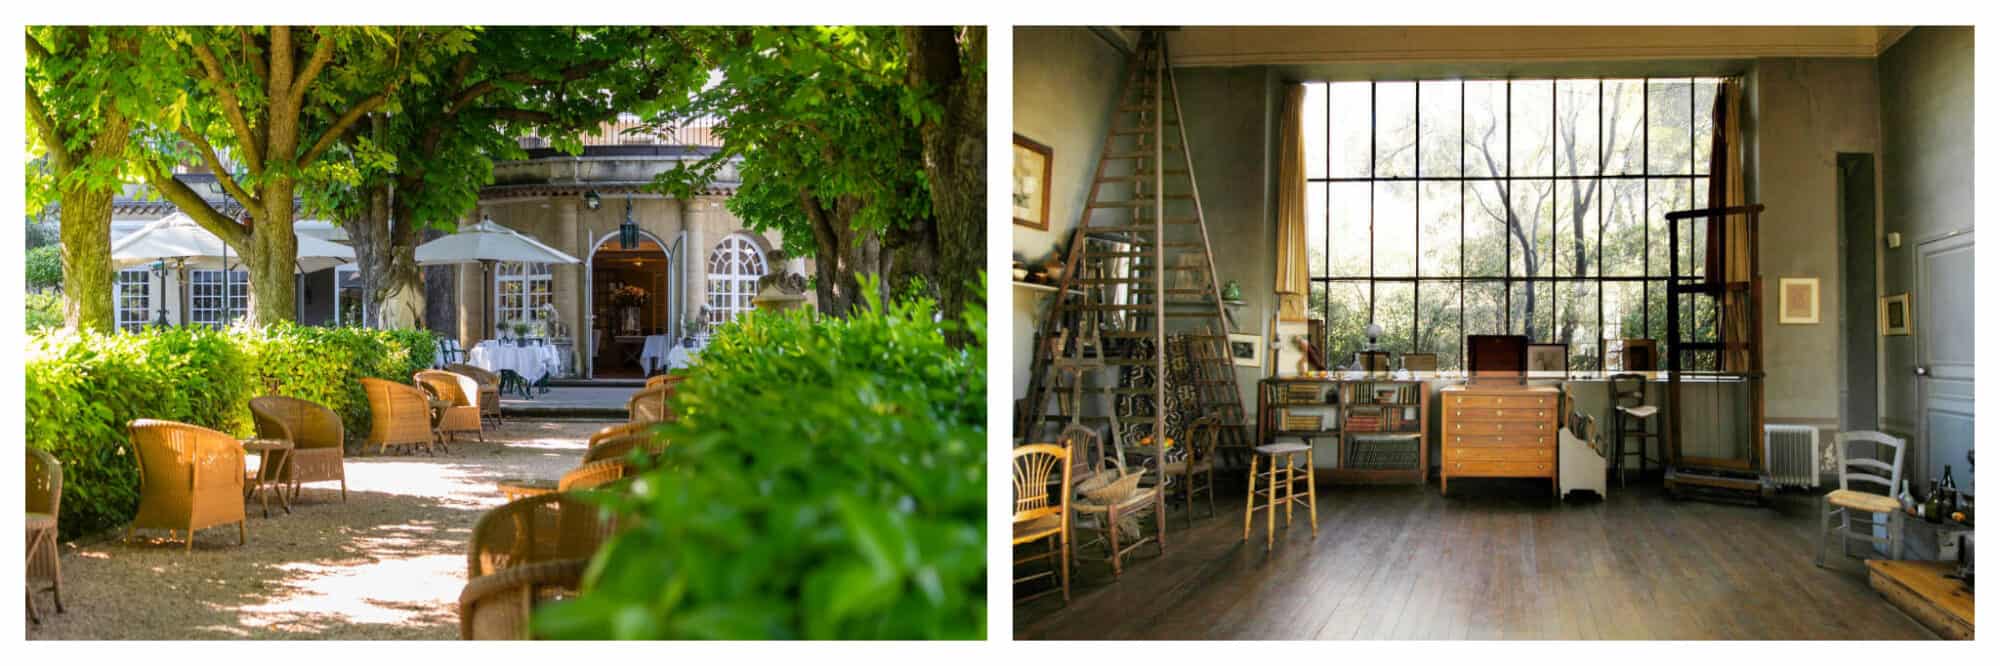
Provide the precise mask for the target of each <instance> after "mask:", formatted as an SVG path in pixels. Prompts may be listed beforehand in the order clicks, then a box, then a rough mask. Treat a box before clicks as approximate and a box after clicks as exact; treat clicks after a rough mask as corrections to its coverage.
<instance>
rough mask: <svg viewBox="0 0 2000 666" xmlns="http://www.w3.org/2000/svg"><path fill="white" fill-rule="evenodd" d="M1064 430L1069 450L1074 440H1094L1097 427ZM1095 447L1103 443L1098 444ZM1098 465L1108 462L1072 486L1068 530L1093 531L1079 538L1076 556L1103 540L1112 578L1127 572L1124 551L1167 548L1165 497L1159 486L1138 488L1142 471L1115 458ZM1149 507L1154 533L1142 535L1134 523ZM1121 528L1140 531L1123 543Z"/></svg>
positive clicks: (1161, 550)
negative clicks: (1074, 491) (1150, 546)
mask: <svg viewBox="0 0 2000 666" xmlns="http://www.w3.org/2000/svg"><path fill="white" fill-rule="evenodd" d="M1079 431H1082V432H1079ZM1063 435H1064V440H1065V441H1067V442H1070V449H1071V450H1072V451H1075V450H1076V446H1077V445H1079V444H1085V443H1087V442H1089V441H1090V440H1094V439H1096V433H1095V432H1092V431H1089V430H1088V429H1086V428H1078V427H1075V426H1072V427H1070V428H1065V429H1064V430H1063ZM1085 435H1088V437H1085ZM1097 446H1098V447H1099V448H1100V449H1101V448H1102V445H1101V444H1099V445H1097ZM1100 455H1101V454H1100ZM1097 465H1109V466H1110V467H1109V468H1108V469H1105V470H1104V471H1101V472H1096V473H1093V474H1092V475H1091V476H1090V477H1088V478H1086V479H1083V480H1082V481H1079V482H1078V483H1077V484H1076V489H1077V492H1078V493H1080V494H1081V495H1082V497H1078V498H1073V500H1072V501H1071V503H1070V507H1071V509H1072V511H1073V513H1074V514H1076V519H1074V520H1073V521H1072V522H1071V524H1070V526H1071V529H1073V530H1076V531H1081V532H1087V533H1090V534H1091V535H1092V538H1091V539H1090V540H1089V541H1083V540H1081V539H1079V540H1078V543H1077V545H1076V550H1075V551H1073V552H1074V553H1075V554H1076V557H1078V558H1079V559H1080V558H1082V557H1083V555H1082V551H1083V549H1085V548H1089V547H1091V546H1095V545H1098V544H1103V545H1104V546H1105V548H1106V550H1105V557H1104V559H1105V560H1107V561H1109V562H1110V563H1111V576H1112V577H1113V578H1116V577H1118V576H1119V575H1121V574H1123V573H1124V572H1125V562H1124V560H1125V556H1126V555H1127V554H1128V553H1131V552H1132V551H1134V550H1138V548H1139V547H1140V546H1144V545H1146V544H1148V543H1153V544H1156V545H1158V546H1159V548H1160V554H1161V555H1165V554H1166V553H1167V514H1166V511H1165V506H1164V505H1165V502H1164V500H1163V499H1162V497H1161V495H1160V488H1159V487H1158V486H1154V487H1150V488H1141V487H1139V482H1140V481H1141V480H1142V479H1143V477H1144V476H1145V475H1144V474H1143V473H1142V472H1141V471H1139V470H1128V469H1126V468H1125V466H1124V465H1123V464H1121V463H1119V462H1118V461H1117V460H1116V459H1112V460H1109V461H1105V462H1099V463H1094V464H1093V466H1097ZM1148 512H1151V513H1152V514H1153V522H1154V523H1156V525H1155V528H1156V531H1155V532H1154V534H1153V536H1144V527H1143V526H1142V525H1141V524H1140V523H1139V522H1138V521H1140V520H1141V519H1143V517H1144V516H1145V514H1146V513H1148ZM1128 521H1129V522H1128ZM1121 527H1122V528H1131V529H1132V530H1133V531H1134V532H1136V533H1137V534H1139V535H1140V536H1139V537H1138V538H1137V539H1134V540H1131V541H1130V542H1129V543H1127V541H1126V539H1125V538H1124V536H1123V535H1122V534H1121V532H1123V531H1125V530H1124V529H1121Z"/></svg>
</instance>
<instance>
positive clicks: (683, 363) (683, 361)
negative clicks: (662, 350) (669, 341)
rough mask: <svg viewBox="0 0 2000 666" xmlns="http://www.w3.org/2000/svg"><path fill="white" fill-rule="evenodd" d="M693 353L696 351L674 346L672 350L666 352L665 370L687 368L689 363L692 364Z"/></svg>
mask: <svg viewBox="0 0 2000 666" xmlns="http://www.w3.org/2000/svg"><path fill="white" fill-rule="evenodd" d="M693 351H696V350H690V349H688V348H686V347H682V346H680V345H674V347H673V349H670V350H667V369H668V370H679V369H681V368H685V367H688V364H689V363H693V362H694V354H693Z"/></svg>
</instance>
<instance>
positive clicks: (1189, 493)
mask: <svg viewBox="0 0 2000 666" xmlns="http://www.w3.org/2000/svg"><path fill="white" fill-rule="evenodd" d="M1222 427H1223V426H1222V417H1221V416H1220V415H1217V414H1210V415H1208V416H1204V417H1201V418H1199V419H1195V420H1194V422H1193V423H1190V424H1188V428H1187V432H1188V434H1187V438H1188V447H1187V457H1185V458H1182V459H1180V460H1176V461H1172V462H1168V463H1167V464H1166V467H1165V468H1164V469H1165V470H1166V476H1167V478H1169V479H1173V482H1172V483H1173V484H1174V485H1177V486H1180V489H1181V498H1182V499H1183V500H1185V501H1186V507H1185V508H1186V509H1187V511H1186V515H1185V516H1183V517H1184V518H1185V519H1186V520H1187V525H1188V527H1193V526H1194V496H1195V493H1204V492H1205V493H1207V494H1208V515H1211V516H1213V515H1215V449H1216V446H1217V445H1218V444H1219V442H1220V441H1221V438H1222Z"/></svg>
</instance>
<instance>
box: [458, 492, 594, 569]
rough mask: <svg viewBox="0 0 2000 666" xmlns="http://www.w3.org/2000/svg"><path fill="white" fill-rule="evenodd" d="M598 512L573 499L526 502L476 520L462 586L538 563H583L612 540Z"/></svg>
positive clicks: (561, 496)
mask: <svg viewBox="0 0 2000 666" xmlns="http://www.w3.org/2000/svg"><path fill="white" fill-rule="evenodd" d="M599 510H600V508H599V507H598V506H597V505H595V504H591V503H589V502H586V501H583V500H581V499H578V498H577V496H576V495H575V494H573V493H561V492H556V493H548V494H545V495H536V496H534V497H527V498H522V499H518V500H514V501H512V502H508V503H506V504H502V505H500V506H498V507H495V508H493V509H492V510H490V511H487V512H486V513H483V514H480V516H479V520H478V521H477V522H475V523H473V525H472V537H471V539H470V540H469V541H468V542H467V544H466V553H465V567H466V576H465V579H466V580H473V579H476V578H479V577H480V576H490V575H493V574H496V573H500V572H502V571H506V570H508V569H511V568H514V567H518V566H522V565H526V564H534V563H537V562H554V561H558V560H587V559H590V557H591V555H593V554H595V553H596V552H597V549H598V547H599V546H602V545H604V541H605V539H606V538H608V537H609V536H610V535H611V530H612V523H611V522H610V521H609V520H606V519H604V518H601V517H600V516H599Z"/></svg>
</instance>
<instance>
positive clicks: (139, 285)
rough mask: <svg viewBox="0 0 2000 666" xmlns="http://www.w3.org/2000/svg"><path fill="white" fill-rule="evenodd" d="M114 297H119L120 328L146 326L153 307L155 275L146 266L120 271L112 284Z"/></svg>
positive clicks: (131, 328)
mask: <svg viewBox="0 0 2000 666" xmlns="http://www.w3.org/2000/svg"><path fill="white" fill-rule="evenodd" d="M112 286H113V287H114V288H113V289H112V297H113V298H115V299H117V301H116V302H117V305H118V328H119V329H122V330H127V331H137V330H139V329H142V328H145V327H146V324H147V323H148V322H150V321H152V320H151V319H150V317H151V316H152V313H150V312H148V310H150V309H151V308H152V307H153V298H152V293H153V276H152V272H151V271H148V270H146V269H144V268H128V269H125V270H122V271H118V279H117V282H115V283H114V284H113V285H112Z"/></svg>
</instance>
